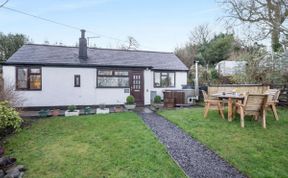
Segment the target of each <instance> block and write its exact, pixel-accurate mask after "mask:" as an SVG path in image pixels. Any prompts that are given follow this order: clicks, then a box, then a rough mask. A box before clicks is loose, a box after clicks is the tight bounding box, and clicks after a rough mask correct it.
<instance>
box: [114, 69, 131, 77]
mask: <svg viewBox="0 0 288 178" xmlns="http://www.w3.org/2000/svg"><path fill="white" fill-rule="evenodd" d="M114 75H116V76H128V71H117V70H116V71H115V72H114Z"/></svg>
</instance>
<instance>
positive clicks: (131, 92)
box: [129, 70, 145, 106]
mask: <svg viewBox="0 0 288 178" xmlns="http://www.w3.org/2000/svg"><path fill="white" fill-rule="evenodd" d="M134 73H135V74H140V77H141V80H140V84H141V89H140V92H141V93H140V96H141V100H140V102H141V103H136V102H135V103H136V106H144V105H145V101H144V99H145V97H144V85H145V83H144V81H145V80H144V70H130V72H129V85H130V94H131V95H132V96H133V88H132V87H133V74H134ZM134 97H135V96H134ZM135 100H136V98H135Z"/></svg>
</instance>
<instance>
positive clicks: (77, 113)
mask: <svg viewBox="0 0 288 178" xmlns="http://www.w3.org/2000/svg"><path fill="white" fill-rule="evenodd" d="M79 114H80V110H75V111H73V112H69V111H68V110H67V111H65V117H69V116H79Z"/></svg>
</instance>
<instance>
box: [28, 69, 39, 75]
mask: <svg viewBox="0 0 288 178" xmlns="http://www.w3.org/2000/svg"><path fill="white" fill-rule="evenodd" d="M30 73H33V74H40V69H39V68H34V69H33V68H32V69H30Z"/></svg>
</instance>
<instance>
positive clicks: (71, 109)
mask: <svg viewBox="0 0 288 178" xmlns="http://www.w3.org/2000/svg"><path fill="white" fill-rule="evenodd" d="M75 110H76V106H75V105H70V106H68V111H69V112H74V111H75Z"/></svg>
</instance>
